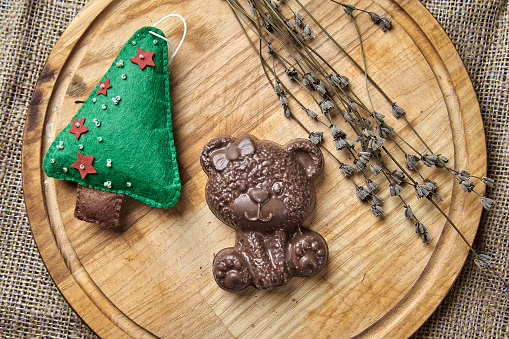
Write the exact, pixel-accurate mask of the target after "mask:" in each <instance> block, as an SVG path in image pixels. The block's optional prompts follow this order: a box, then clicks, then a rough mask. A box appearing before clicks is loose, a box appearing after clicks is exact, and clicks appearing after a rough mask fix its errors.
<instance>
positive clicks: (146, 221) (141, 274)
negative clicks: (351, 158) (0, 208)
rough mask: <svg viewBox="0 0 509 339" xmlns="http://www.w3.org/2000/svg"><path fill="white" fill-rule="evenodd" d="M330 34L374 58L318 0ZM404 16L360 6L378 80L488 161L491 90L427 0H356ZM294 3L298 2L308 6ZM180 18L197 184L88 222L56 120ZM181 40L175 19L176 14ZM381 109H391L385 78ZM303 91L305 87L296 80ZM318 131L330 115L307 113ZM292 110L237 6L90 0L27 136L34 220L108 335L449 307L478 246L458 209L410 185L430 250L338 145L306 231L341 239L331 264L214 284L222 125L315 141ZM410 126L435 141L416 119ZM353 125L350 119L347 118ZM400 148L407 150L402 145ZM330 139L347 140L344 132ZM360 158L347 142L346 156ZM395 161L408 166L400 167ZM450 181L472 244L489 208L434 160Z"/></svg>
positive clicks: (375, 332) (180, 109)
mask: <svg viewBox="0 0 509 339" xmlns="http://www.w3.org/2000/svg"><path fill="white" fill-rule="evenodd" d="M304 3H305V4H306V6H307V7H308V9H309V10H310V11H311V12H312V13H315V14H316V16H317V17H318V18H319V20H320V22H321V23H322V24H324V25H325V26H326V27H327V29H328V30H329V32H331V33H332V34H333V35H334V36H336V37H338V40H339V41H341V42H342V43H343V45H344V46H345V48H346V49H347V50H348V52H349V53H351V54H352V56H353V57H354V58H355V59H356V60H357V61H358V62H361V58H360V48H359V43H358V41H357V38H356V33H355V29H354V27H353V26H352V24H351V22H350V20H349V18H348V17H346V16H345V15H343V14H341V12H340V11H339V9H338V8H337V6H335V5H334V4H332V3H331V2H330V1H325V0H320V1H306V2H304ZM353 4H354V5H356V6H357V7H359V8H364V9H367V10H373V11H375V12H377V13H380V14H384V13H386V15H388V16H390V17H391V18H392V19H393V26H394V27H393V29H392V30H391V31H390V32H387V33H382V32H381V30H379V29H377V28H376V27H374V26H373V25H371V24H370V22H369V18H367V17H365V18H364V17H363V16H359V26H360V27H361V32H362V35H363V41H364V47H365V49H366V51H367V55H366V57H367V64H368V68H369V72H370V75H371V76H372V78H374V79H375V81H377V83H378V84H379V85H380V86H381V87H382V88H383V89H384V91H385V92H386V93H387V94H388V95H389V96H390V97H391V98H392V99H393V100H394V101H395V102H397V103H398V105H400V106H402V107H404V108H405V109H406V111H407V116H408V119H409V120H410V121H411V122H412V124H413V125H414V126H416V128H417V130H418V131H419V133H420V134H421V135H422V136H423V138H424V139H425V140H426V141H427V143H428V144H429V145H430V146H431V148H432V149H433V150H434V151H435V152H436V153H441V154H444V155H445V156H447V157H449V159H451V163H450V165H451V166H453V167H454V168H456V169H468V170H469V171H470V172H471V173H473V174H475V175H478V176H482V175H484V174H485V172H486V154H485V153H486V152H485V141H484V134H483V133H484V132H483V126H482V121H481V116H480V113H479V107H478V103H477V101H476V96H475V93H474V91H473V88H472V85H471V83H470V80H469V77H468V74H467V72H466V70H465V68H464V67H463V64H462V62H461V60H460V58H459V56H458V54H457V53H456V51H455V50H454V47H453V45H452V44H451V42H450V40H449V39H448V38H447V36H446V35H445V33H444V32H443V30H442V29H441V28H440V27H439V25H438V24H437V23H436V21H435V20H434V19H433V18H432V16H431V15H430V14H429V13H428V12H427V11H426V10H425V9H424V7H423V6H422V5H421V4H420V3H419V2H418V1H414V0H412V1H404V0H377V1H374V2H373V1H367V0H366V1H364V0H362V1H358V2H354V3H353ZM295 6H296V5H295ZM168 13H179V14H182V15H183V16H184V17H185V18H186V19H187V21H188V27H189V31H188V36H187V38H186V41H185V43H184V45H183V47H182V48H181V50H180V51H179V54H178V55H177V57H176V58H175V60H174V61H173V63H172V65H171V76H170V78H171V90H172V102H173V106H172V115H173V123H174V134H175V140H176V144H177V150H178V153H179V154H178V161H179V164H180V170H181V175H182V181H183V188H182V196H181V199H180V201H179V202H178V203H177V205H176V206H175V207H173V208H171V209H168V210H163V209H156V208H151V207H149V206H147V205H144V204H143V203H141V202H138V201H136V200H133V199H126V202H125V204H124V205H123V210H122V214H121V220H120V222H121V223H122V224H123V225H125V228H124V229H123V230H121V231H117V232H115V231H111V230H105V229H102V228H100V227H97V226H95V225H93V224H88V223H86V222H83V221H79V220H77V219H75V218H74V217H73V211H74V204H75V199H76V197H75V194H76V193H75V192H76V186H75V184H73V183H69V182H62V181H55V180H53V179H49V178H47V177H45V175H44V173H43V172H42V169H41V159H42V157H43V156H44V153H45V152H46V150H47V148H48V147H49V144H50V143H51V141H52V140H53V139H54V137H55V136H56V135H57V134H58V132H59V131H60V130H61V129H62V128H63V127H64V126H65V125H66V124H67V122H68V121H69V119H71V117H72V116H73V115H74V114H75V113H76V111H77V110H78V108H79V106H78V105H76V104H75V103H74V102H75V101H76V100H83V99H84V98H85V97H86V96H88V94H89V92H90V91H91V90H92V88H93V87H94V86H95V84H96V83H97V81H99V79H100V78H101V76H102V75H103V74H104V73H105V72H106V70H107V69H108V67H109V65H110V64H111V62H112V60H113V59H114V58H115V56H116V55H117V53H118V52H119V51H120V49H121V47H122V46H123V44H124V43H125V41H126V39H128V38H129V37H130V36H131V34H132V33H133V32H134V31H135V30H136V29H138V28H140V27H142V26H148V25H151V24H153V23H154V22H156V21H157V20H159V19H160V18H161V17H162V16H164V15H165V14H168ZM158 27H159V28H161V29H162V30H163V31H164V32H165V33H167V36H168V37H169V39H170V40H172V41H178V40H179V39H180V35H181V33H182V30H181V28H180V27H179V24H178V22H177V21H166V22H164V23H162V24H161V25H160V26H158ZM321 41H323V40H320V37H319V36H318V37H317V40H316V44H317V49H319V51H320V53H322V54H323V55H326V56H327V57H328V60H331V63H333V65H335V67H338V69H340V70H341V72H342V73H344V74H345V75H346V76H348V77H349V78H350V79H351V81H352V84H351V86H352V89H353V90H355V91H356V92H357V93H358V94H359V95H360V96H361V98H362V99H363V100H364V99H366V96H365V94H363V93H365V88H364V81H363V74H362V72H360V71H359V70H358V69H356V68H355V67H354V66H353V65H352V64H351V62H349V61H348V60H347V59H346V58H345V57H344V56H343V55H341V53H339V52H338V51H337V49H336V48H335V47H334V46H333V45H331V44H323V43H322V42H321ZM372 93H373V99H374V104H375V106H376V107H381V111H382V113H384V114H386V116H387V120H390V119H392V117H391V116H390V106H389V105H388V104H387V102H386V101H384V99H383V97H382V96H381V95H380V94H379V93H378V92H376V91H374V90H373V92H372ZM297 94H298V95H301V94H302V92H297ZM294 112H295V115H296V116H298V117H299V118H300V119H301V120H302V121H303V122H304V123H305V124H306V127H307V128H308V129H310V130H313V129H317V128H318V127H319V126H318V125H316V124H314V123H313V121H309V120H306V119H305V116H304V115H303V114H302V115H301V112H299V109H297V108H295V109H294ZM284 119H285V118H284V117H283V116H282V112H281V108H280V106H279V104H278V103H277V102H276V100H275V98H274V94H273V92H271V87H270V86H269V85H268V84H267V81H266V79H265V77H264V75H263V72H262V69H261V67H260V66H259V61H257V58H256V55H255V54H254V53H253V52H252V50H251V49H250V47H249V45H248V42H247V40H246V39H245V37H244V36H243V34H242V32H241V30H240V29H239V27H238V24H237V22H236V21H235V19H234V17H233V16H232V14H231V12H230V10H229V9H228V7H227V5H226V3H225V2H224V1H219V0H217V1H216V0H214V1H210V2H207V3H204V2H201V1H195V0H193V1H176V0H175V1H162V0H154V1H151V2H143V1H139V0H123V1H111V0H110V1H98V0H95V1H94V0H92V1H90V2H89V3H88V4H87V6H85V8H84V9H83V10H82V11H81V12H80V13H79V14H78V16H77V17H76V19H75V20H74V21H73V22H72V23H71V25H70V26H69V28H68V29H67V30H66V31H65V32H64V34H63V35H62V37H61V38H60V40H59V41H58V43H57V44H56V46H55V48H54V49H53V52H52V53H51V56H50V58H49V60H48V62H47V64H46V66H45V68H44V70H43V72H42V74H41V76H40V78H39V82H38V84H37V87H36V90H35V92H34V96H33V99H32V103H31V106H30V111H29V113H28V116H27V123H26V128H25V134H24V144H23V189H24V195H25V202H26V207H27V213H28V216H29V219H30V224H31V229H32V232H33V234H34V238H35V240H36V242H37V246H38V248H39V251H40V253H41V256H42V258H43V260H44V262H45V264H46V266H47V267H48V270H49V272H50V274H51V276H52V278H53V279H54V281H55V283H56V285H57V286H58V288H59V289H60V291H61V292H62V294H63V295H64V296H65V298H66V299H67V300H68V301H69V303H70V304H71V306H72V307H73V308H74V309H75V310H76V311H77V312H78V314H79V315H80V316H81V317H82V318H83V319H84V320H85V322H86V323H87V324H88V325H89V326H90V327H91V328H92V329H93V330H94V331H95V332H96V333H97V334H98V335H100V336H101V337H105V338H120V337H137V338H142V337H154V336H157V337H176V336H177V337H184V336H185V337H187V336H201V337H219V338H222V337H225V338H226V337H228V338H229V337H247V338H249V337H267V338H269V337H270V338H272V337H288V336H290V337H297V336H299V337H308V336H309V337H338V338H340V337H341V338H346V337H352V336H358V337H366V338H372V337H382V336H386V337H406V336H408V335H410V334H411V333H413V332H414V331H415V330H416V329H417V328H418V327H419V326H420V325H421V324H422V323H423V322H424V321H425V319H426V318H427V317H428V316H429V315H430V314H431V313H432V312H433V310H434V309H435V308H436V307H437V306H438V304H439V303H440V302H441V300H442V299H443V298H444V296H445V294H446V293H447V291H448V290H449V288H450V286H451V285H452V283H453V281H454V279H455V278H456V276H457V274H458V273H459V271H460V269H461V267H462V265H463V263H464V260H465V258H466V255H467V252H468V248H467V246H466V245H465V244H464V243H462V241H461V239H460V238H459V236H458V235H457V234H456V233H455V232H454V230H453V229H452V227H451V226H450V225H449V224H447V223H446V221H445V218H444V217H443V216H442V215H441V214H440V213H438V212H437V211H436V210H435V209H434V208H433V207H432V206H431V205H430V204H429V203H428V202H427V201H424V200H417V199H416V198H415V197H414V194H413V189H412V188H411V187H408V188H407V189H405V191H404V197H405V199H406V200H407V201H408V202H409V204H410V205H411V206H412V209H413V210H414V212H415V213H416V215H418V218H419V219H420V220H421V221H422V222H423V223H424V224H425V225H426V226H427V228H428V231H429V233H430V235H431V237H432V238H433V242H432V243H431V244H430V245H423V244H422V243H421V242H420V240H419V239H418V237H416V235H415V233H414V231H413V225H412V223H411V222H409V221H408V220H406V219H405V218H404V215H403V213H402V205H401V203H399V202H398V201H397V200H395V199H391V198H390V197H389V196H388V193H387V191H388V187H387V183H383V182H382V181H380V182H379V183H380V184H381V187H380V192H381V193H380V194H381V195H382V197H383V198H384V199H385V203H384V209H385V214H386V216H385V217H384V218H375V217H374V216H373V215H372V214H371V212H370V211H369V206H368V205H366V204H362V203H360V202H359V201H358V200H357V199H356V197H355V195H354V194H353V191H354V187H353V185H352V184H351V183H350V182H349V181H346V180H345V179H344V178H343V177H342V176H341V174H340V173H339V171H338V170H337V163H335V161H334V160H333V159H332V157H330V156H327V155H326V159H325V171H324V175H323V176H322V177H321V178H320V179H319V180H317V182H316V184H315V187H316V190H317V201H318V203H317V207H316V209H315V211H314V212H313V214H312V215H311V217H310V218H309V219H308V220H307V221H306V223H305V226H306V227H309V228H311V229H313V230H315V231H317V232H319V233H320V234H322V235H323V236H324V237H325V239H326V240H327V242H328V244H329V251H330V261H329V264H328V266H327V267H326V269H325V270H324V271H323V272H321V273H320V274H319V275H317V276H315V277H312V278H294V279H293V280H292V281H291V283H290V284H289V285H287V286H285V287H281V288H276V289H274V290H272V291H258V290H255V289H252V288H250V289H247V290H244V291H242V292H240V293H228V292H225V291H223V290H221V289H220V288H219V287H218V286H217V285H216V284H215V282H214V279H213V277H212V273H211V264H212V258H213V255H214V253H216V252H218V251H219V250H220V249H222V248H224V247H227V246H231V245H233V242H234V232H233V231H232V230H231V229H230V228H229V227H227V226H226V225H224V224H222V223H221V222H220V221H219V220H217V219H216V218H215V217H214V216H213V215H212V213H211V212H210V211H209V210H208V208H207V205H206V203H205V199H204V187H205V182H206V175H205V174H204V173H203V172H202V170H201V167H200V165H199V160H198V159H199V153H200V150H201V147H202V146H203V145H204V144H205V143H206V141H207V140H209V139H210V138H212V137H214V136H218V135H225V134H233V135H240V134H242V133H251V134H254V135H256V136H257V137H258V138H261V139H271V140H273V141H276V142H279V143H281V144H284V143H286V142H287V141H288V140H290V139H293V138H297V137H305V134H304V133H303V131H302V130H300V129H299V126H298V125H297V124H296V123H295V122H294V121H292V120H284ZM389 122H390V123H391V124H392V125H393V126H394V127H395V128H396V130H397V131H398V133H399V134H400V135H402V136H404V137H405V138H406V139H408V140H409V141H410V142H411V143H412V144H413V145H416V147H418V150H419V151H420V152H425V151H426V150H425V148H424V146H422V145H421V144H420V143H419V142H418V140H417V139H416V137H415V136H414V134H413V133H412V131H411V130H410V129H409V128H408V126H406V125H405V124H404V123H403V122H401V121H399V120H398V121H393V120H390V121H389ZM338 124H340V122H338ZM387 145H388V146H387V147H388V148H389V150H390V151H392V152H395V153H397V152H398V150H397V148H396V147H395V146H394V145H391V144H390V143H388V144H387ZM324 147H327V148H328V149H330V150H333V148H334V146H333V144H332V142H331V141H330V140H325V142H324ZM338 156H339V157H341V156H343V157H344V158H345V159H346V158H347V156H346V155H345V154H343V153H340V154H339V155H338ZM389 167H390V168H392V169H393V170H394V169H396V168H395V166H394V165H393V164H389ZM422 173H423V175H425V176H426V177H429V178H431V179H433V180H435V181H436V182H437V183H438V184H439V187H440V188H439V192H440V193H441V194H442V195H443V196H444V197H445V201H444V202H441V203H440V206H441V207H442V208H443V209H444V210H445V211H446V213H447V214H448V216H449V217H450V218H451V219H452V220H453V221H454V222H455V224H456V225H457V226H458V227H459V228H460V229H461V231H462V232H463V234H464V235H465V236H466V238H467V239H468V240H469V241H472V240H473V238H474V236H475V233H476V230H477V225H478V222H479V218H480V214H481V206H480V202H479V200H478V199H477V198H476V196H474V195H467V194H465V193H464V192H462V191H461V189H460V188H459V187H458V185H454V182H453V180H452V177H451V176H450V175H448V174H447V173H446V172H445V171H440V172H437V171H432V170H429V169H427V168H423V169H422Z"/></svg>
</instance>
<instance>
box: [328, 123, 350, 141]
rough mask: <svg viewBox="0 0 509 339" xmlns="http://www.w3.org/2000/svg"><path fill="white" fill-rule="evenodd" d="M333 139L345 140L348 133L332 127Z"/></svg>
mask: <svg viewBox="0 0 509 339" xmlns="http://www.w3.org/2000/svg"><path fill="white" fill-rule="evenodd" d="M330 130H331V133H332V138H334V140H337V139H343V138H345V137H346V133H345V132H344V131H343V130H342V129H341V128H339V127H337V126H334V125H332V126H331V128H330Z"/></svg>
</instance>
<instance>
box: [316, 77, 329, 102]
mask: <svg viewBox="0 0 509 339" xmlns="http://www.w3.org/2000/svg"><path fill="white" fill-rule="evenodd" d="M313 88H314V89H315V91H316V92H317V93H318V95H320V96H321V97H322V98H323V97H325V96H326V95H327V88H325V84H324V83H323V82H322V81H320V80H319V81H318V82H317V83H315V84H313Z"/></svg>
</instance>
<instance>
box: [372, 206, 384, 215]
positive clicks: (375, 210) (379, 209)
mask: <svg viewBox="0 0 509 339" xmlns="http://www.w3.org/2000/svg"><path fill="white" fill-rule="evenodd" d="M370 208H371V212H373V215H374V216H375V217H379V216H380V215H382V213H383V211H384V209H383V208H382V207H381V206H378V205H371V207H370Z"/></svg>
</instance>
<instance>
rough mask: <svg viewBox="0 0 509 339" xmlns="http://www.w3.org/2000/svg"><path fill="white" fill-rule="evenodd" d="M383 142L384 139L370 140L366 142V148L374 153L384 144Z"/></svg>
mask: <svg viewBox="0 0 509 339" xmlns="http://www.w3.org/2000/svg"><path fill="white" fill-rule="evenodd" d="M384 141H385V139H383V138H370V139H369V140H368V148H369V149H371V150H373V151H376V150H377V149H379V148H380V147H382V145H383V144H384Z"/></svg>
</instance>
